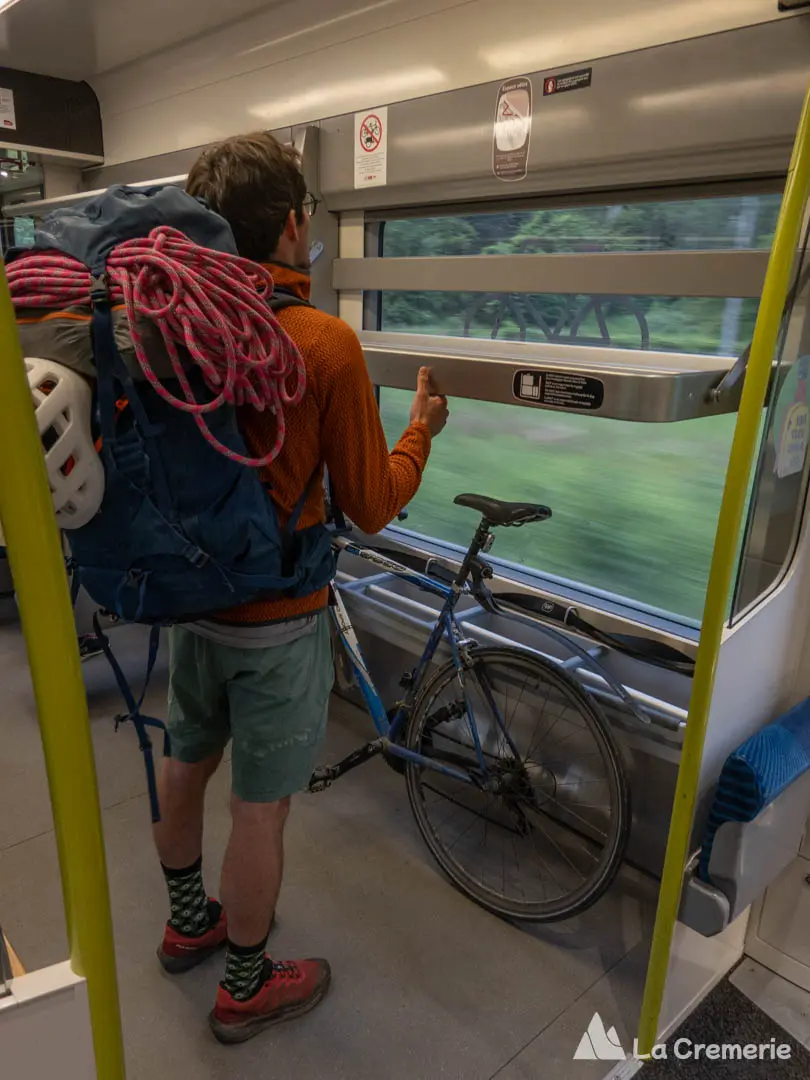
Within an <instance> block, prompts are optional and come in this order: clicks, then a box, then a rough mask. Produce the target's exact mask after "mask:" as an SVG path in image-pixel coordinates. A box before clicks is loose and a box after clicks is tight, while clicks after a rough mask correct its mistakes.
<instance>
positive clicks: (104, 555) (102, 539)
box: [20, 187, 334, 821]
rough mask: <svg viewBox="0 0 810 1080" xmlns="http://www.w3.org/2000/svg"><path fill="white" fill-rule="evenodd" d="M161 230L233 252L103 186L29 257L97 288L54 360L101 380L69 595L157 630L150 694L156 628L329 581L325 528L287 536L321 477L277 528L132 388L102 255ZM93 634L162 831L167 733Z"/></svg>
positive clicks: (231, 438)
mask: <svg viewBox="0 0 810 1080" xmlns="http://www.w3.org/2000/svg"><path fill="white" fill-rule="evenodd" d="M159 225H169V226H172V227H174V228H176V229H179V230H180V231H181V232H182V233H184V234H185V236H186V237H188V239H189V240H191V241H193V242H194V243H196V244H199V245H201V246H203V247H207V248H211V249H214V250H216V251H222V252H227V253H229V254H231V255H236V254H237V252H236V245H235V242H234V239H233V235H232V233H231V230H230V227H229V225H228V224H227V222H226V221H225V220H224V219H223V218H221V217H220V216H219V215H217V214H215V213H213V212H212V211H210V210H208V209H207V208H206V206H205V205H204V204H203V203H202V202H201V201H200V200H198V199H195V198H193V197H191V196H189V195H187V194H186V193H184V192H183V191H180V190H179V189H177V188H174V187H161V188H153V189H150V190H147V191H140V190H134V189H129V188H126V187H112V188H110V189H109V190H108V191H106V192H104V194H102V195H100V196H99V197H98V198H96V199H93V200H91V201H89V202H87V203H86V204H84V205H83V206H81V207H80V208H78V209H63V210H56V211H54V212H53V213H52V214H51V215H50V216H49V217H47V218H46V219H45V221H44V222H43V224H42V226H41V227H40V228H39V229H38V230H37V234H36V239H35V244H34V248H35V250H37V249H38V250H51V251H54V250H55V251H59V252H62V253H64V254H66V255H70V256H72V257H73V258H75V259H78V260H79V261H80V262H82V263H83V264H84V265H85V266H86V267H87V268H88V269H89V270H90V272H91V275H92V277H93V289H92V292H91V299H92V311H91V333H92V340H91V342H87V341H86V338H85V337H81V338H76V339H75V340H74V341H73V342H71V343H69V345H68V346H67V347H66V346H65V344H64V342H65V335H66V334H67V333H68V332H69V325H66V327H65V328H63V331H59V333H61V338H59V337H58V336H57V338H56V339H54V341H55V344H54V346H53V348H54V351H53V352H52V353H51V354H50V358H51V359H53V360H59V361H61V362H66V363H68V364H71V359H74V360H76V363H75V366H76V367H77V369H78V370H82V369H83V368H82V360H81V357H80V356H79V352H78V351H77V346H78V345H79V344H81V345H82V346H83V347H84V348H85V351H86V352H87V353H88V356H87V357H85V368H86V366H87V363H88V362H89V363H91V364H92V367H91V368H90V371H91V372H92V373H93V374H94V375H95V379H96V403H95V404H96V419H97V423H98V429H99V431H100V434H101V439H102V444H101V450H100V455H101V460H102V463H103V465H104V472H105V481H106V487H105V493H104V499H103V502H102V505H101V509H100V511H99V512H98V513H97V514H96V516H95V517H94V518H93V519H92V520H91V521H90V522H89V523H88V524H87V525H84V526H83V527H81V528H79V529H74V530H71V531H70V532H69V533H68V534H67V535H68V541H69V544H70V550H71V555H72V563H73V565H72V569H73V586H74V590H75V592H78V589H79V587H80V586H84V588H85V589H86V590H87V592H88V593H89V595H90V596H91V598H92V599H93V600H94V601H95V603H96V604H98V605H99V606H100V608H102V609H104V610H106V611H108V612H110V613H112V614H114V615H116V616H117V617H118V618H119V619H121V620H124V621H129V622H139V623H147V624H151V625H152V627H153V630H152V634H151V638H150V650H149V663H148V668H147V675H146V681H145V682H146V683H148V680H149V676H150V674H151V671H152V668H153V665H154V662H155V659H156V656H157V647H158V634H159V627H160V626H161V625H166V624H170V623H176V622H183V621H189V620H193V619H196V618H200V617H203V616H210V615H212V614H214V613H216V612H217V611H222V610H224V609H227V608H231V607H235V606H237V605H239V604H243V603H246V602H249V601H252V600H257V599H261V598H267V599H272V598H276V597H282V596H283V597H298V596H306V595H308V594H310V593H313V592H316V591H318V590H319V589H321V588H323V587H324V586H325V585H327V584H328V583H329V581H330V580H331V578H332V576H333V573H334V557H333V554H332V546H331V539H330V533H329V532H328V530H327V529H326V528H325V527H324V526H322V525H315V526H312V527H310V528H306V529H302V530H297V531H296V525H297V523H298V519H299V516H300V513H301V510H302V509H303V506H304V503H305V501H306V497H307V495H308V493H309V490H310V489H311V487H312V484H313V483H314V481H315V478H316V477H317V476H318V474H319V472H320V470H319V469H318V470H316V473H315V476H313V479H312V481H310V484H308V485H307V487H306V489H305V490H304V491H303V492H302V493H301V497H300V499H299V501H298V504H297V506H296V508H295V511H294V513H293V515H292V517H291V519H290V521H289V522H288V524H287V525H286V526H285V528H283V529H282V528H281V527H280V525H279V521H278V518H277V515H276V510H275V507H274V505H273V501H272V495H271V494H270V493H269V492H268V491H267V490H266V489H265V487H264V486H263V484H262V482H261V480H260V478H259V475H258V472H257V470H255V469H253V468H249V467H246V466H244V465H242V464H239V463H238V462H234V461H231V460H230V459H228V458H227V457H225V456H224V455H223V454H222V453H219V452H218V451H217V450H215V449H214V448H213V447H212V446H210V445H209V444H208V443H207V442H206V441H205V440H204V439H203V437H202V435H201V434H200V431H199V429H198V427H197V425H196V423H195V420H194V417H193V416H192V415H190V414H189V413H186V412H182V411H180V410H178V409H177V408H175V407H174V406H172V405H171V404H169V403H168V402H166V401H164V400H163V399H162V398H161V397H160V396H159V395H158V394H157V393H156V392H155V391H154V390H153V389H152V387H151V386H150V385H149V383H148V382H147V381H145V380H144V379H137V378H135V377H134V376H133V371H132V370H131V368H130V366H128V365H127V363H126V362H125V359H124V358H123V357H122V355H121V350H120V348H119V344H120V343H121V333H122V330H121V325H122V324H121V320H120V318H119V317H118V316H117V315H116V313H114V311H113V305H112V302H111V300H110V297H109V295H108V290H107V285H106V282H105V271H106V263H107V258H108V256H109V254H110V252H111V250H112V249H113V248H114V247H115V246H116V245H118V244H120V243H121V242H122V241H124V240H129V239H134V238H138V237H145V236H148V235H149V233H150V232H151V230H152V229H153V228H155V227H156V226H159ZM20 254H22V253H20ZM297 303H301V301H300V300H298V298H296V297H294V296H277V297H274V298H273V299H272V300H271V301H270V306H271V308H272V309H274V310H279V309H280V308H282V307H286V306H288V305H292V304H297ZM54 325H55V323H54V321H53V320H52V321H51V322H50V323H48V324H46V326H45V327H44V328H42V329H41V330H40V331H39V332H40V333H47V332H51V333H53V332H55V331H48V329H47V327H48V326H50V327H53V326H54ZM72 325H73V326H76V325H78V326H79V328H80V329H79V330H78V331H76V332H77V333H78V334H81V335H84V333H85V331H84V330H83V329H81V327H82V325H86V324H82V323H80V322H77V321H76V320H74V322H73V324H72ZM126 326H127V324H124V331H125V334H124V336H126ZM20 332H21V338H22V340H23V345H24V348H27V349H28V350H29V355H43V356H48V355H49V353H48V352H46V351H42V352H36V351H30V350H34V349H37V348H38V347H41V346H42V341H41V340H38V339H36V338H33V339H32V338H30V337H29V338H28V340H26V334H28V333H29V332H30V333H33V332H35V329H34V330H30V331H29V327H28V326H23V325H20ZM89 345H91V349H89V350H88V348H87V347H88V346H89ZM60 349H61V351H58V350H60ZM71 350H73V352H72V353H71ZM66 352H67V354H68V355H65V353H66ZM77 358H78V359H77ZM93 369H94V370H93ZM86 373H87V372H86ZM186 375H187V378H188V380H189V382H190V384H191V386H192V389H193V391H194V394H195V397H196V399H197V400H198V401H204V400H207V399H208V398H210V392H209V391H208V390H207V388H206V386H205V383H204V380H203V377H202V374H201V372H200V371H199V369H198V368H197V367H196V366H195V365H194V364H193V363H189V365H188V367H187V369H186ZM162 382H163V384H164V385H165V386H166V387H167V389H168V390H170V391H171V393H172V394H173V395H174V396H176V397H180V396H182V395H181V391H180V388H179V385H178V382H177V380H176V379H175V380H172V379H169V378H163V379H162ZM121 398H125V399H126V401H127V402H128V408H126V409H124V410H123V411H121V410H119V409H118V408H117V405H116V403H117V402H118V401H119V400H120V399H121ZM206 421H207V424H208V427H209V430H210V432H211V433H212V434H213V435H214V436H215V438H216V439H217V440H218V441H219V442H220V443H221V444H223V445H224V446H226V447H228V448H229V449H230V450H233V451H235V452H236V453H238V454H240V455H242V456H246V455H247V450H246V447H245V444H244V441H243V438H242V436H241V435H240V433H239V429H238V427H237V422H236V410H235V408H233V407H229V406H222V407H220V408H218V409H216V410H215V411H213V412H211V413H208V414H206ZM74 594H75V593H74ZM95 627H96V635H97V637H98V640H99V643H100V644H101V646H102V648H103V650H104V652H105V654H106V655H107V659H108V660H109V661H110V663H111V665H112V667H113V670H114V672H115V675H116V679H117V681H118V684H119V687H120V689H121V691H122V693H123V695H124V698H125V701H126V704H127V710H128V711H127V713H126V714H125V715H124V716H121V717H118V718H117V720H116V726H117V725H118V724H119V723H120V722H122V721H124V720H131V721H132V722H133V724H134V726H135V728H136V731H137V733H138V738H139V742H140V746H141V750H142V751H143V752H144V755H145V762H146V770H147V778H148V783H149V795H150V802H151V808H152V818H153V820H155V821H157V820H158V819H159V809H158V803H157V792H156V785H155V776H154V766H153V762H152V746H151V741H150V739H149V735H148V732H147V730H146V729H147V727H156V728H161V729H163V730H164V731H165V725H164V724H163V723H162V721H160V720H156V719H155V718H153V717H148V716H144V715H142V714H141V711H140V710H141V705H142V703H143V699H144V694H145V691H146V685H144V688H143V692H142V693H141V695H140V697H139V699H138V700H136V698H135V695H134V694H133V692H132V690H131V688H130V687H129V685H128V683H127V680H126V678H125V676H124V674H123V672H122V670H121V668H120V666H119V665H118V663H117V661H116V660H115V657H114V656H113V654H112V652H111V650H110V647H109V642H108V641H107V639H106V637H105V635H104V634H103V633H102V631H101V628H100V625H99V623H98V620H97V619H96V621H95Z"/></svg>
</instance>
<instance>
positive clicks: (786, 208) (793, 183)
mask: <svg viewBox="0 0 810 1080" xmlns="http://www.w3.org/2000/svg"><path fill="white" fill-rule="evenodd" d="M808 194H810V92H808V95H807V97H806V98H805V102H804V109H803V111H802V117H801V121H800V123H799V130H798V133H797V136H796V142H795V144H794V146H793V156H792V157H791V161H790V168H789V170H788V177H787V183H786V185H785V194H784V197H783V200H782V208H781V210H780V213H779V220H778V222H777V225H776V234H775V236H774V242H773V248H772V249H771V256H770V259H769V262H768V271H767V273H766V275H765V283H764V286H763V289H762V299H761V301H760V305H759V314H758V315H757V322H756V326H755V328H754V336H753V340H752V342H751V353H750V356H749V360H748V370H747V373H746V376H745V384H744V386H743V392H742V399H741V401H740V411H739V416H738V418H737V425H736V427H735V430H734V441H733V443H732V446H731V455H730V457H729V464H728V473H727V475H726V484H725V489H724V491H723V501H722V503H721V506H720V516H719V518H718V522H717V536H716V538H715V542H714V552H713V555H712V564H711V571H710V573H709V587H708V590H707V593H706V606H705V609H704V613H703V626H702V629H701V633H700V644H699V646H698V652H697V661H696V664H695V676H694V682H693V685H692V695H691V699H690V702H689V716H688V720H687V725H686V734H685V736H684V743H683V753H682V755H681V764H680V768H679V770H678V782H677V785H676V788H675V800H674V803H673V808H672V821H671V824H670V829H669V838H668V840H667V851H666V857H665V860H664V872H663V876H662V879H661V891H660V893H659V897H658V910H657V913H656V918H655V929H654V931H653V939H652V949H651V951H650V962H649V966H648V968H647V982H646V986H645V988H644V1000H643V1002H642V1006H641V1020H640V1024H639V1033H638V1049H639V1054H640V1055H644V1056H647V1055H649V1054H650V1053H651V1052H652V1048H653V1045H654V1043H655V1040H656V1038H657V1035H658V1024H659V1019H660V1014H661V1004H662V1002H663V998H664V986H665V984H666V978H667V968H668V965H669V956H670V950H671V948H672V936H673V933H674V930H675V923H676V921H677V918H678V910H679V907H680V900H681V891H682V888H683V876H684V870H685V867H686V862H687V859H688V857H689V854H690V852H689V842H690V839H691V832H692V821H693V817H694V812H695V800H696V798H697V785H698V779H699V775H700V765H701V760H702V758H703V745H704V742H705V739H706V727H707V725H708V720H709V709H710V706H711V701H712V691H713V689H714V678H715V672H716V670H717V660H718V657H719V654H720V643H721V640H722V636H723V629H724V627H725V624H726V613H727V611H728V600H729V594H730V590H731V584H732V580H733V576H734V569H735V566H736V562H737V541H738V537H739V534H740V528H741V525H742V519H743V513H744V511H745V499H746V493H747V490H748V481H749V477H750V475H751V467H752V464H753V461H754V456H755V454H756V449H757V437H758V433H759V428H760V421H761V417H762V409H763V406H764V404H765V396H766V394H767V391H768V382H769V380H770V374H771V366H772V362H773V356H774V352H775V349H776V344H777V339H778V337H779V327H780V324H781V321H782V312H783V310H784V306H785V299H786V297H787V293H788V289H789V288H790V284H791V274H792V272H793V265H794V261H795V256H796V249H797V247H798V244H799V242H800V236H801V228H802V220H803V217H804V212H805V206H806V203H807V198H808Z"/></svg>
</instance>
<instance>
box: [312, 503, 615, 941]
mask: <svg viewBox="0 0 810 1080" xmlns="http://www.w3.org/2000/svg"><path fill="white" fill-rule="evenodd" d="M455 502H456V504H458V505H460V506H464V507H469V508H471V509H474V510H477V511H478V512H479V513H480V514H481V515H482V517H481V522H480V524H479V526H478V528H477V529H476V531H475V534H474V536H473V539H472V542H471V544H470V546H469V548H468V550H467V552H466V554H465V556H464V559H463V561H462V564H461V568H460V569H459V570H458V571H457V572H453V571H449V570H448V568H447V567H446V566H444V565H443V564H441V563H439V562H438V561H437V560H428V563H427V565H426V570H425V572H417V571H414V570H413V569H410V568H409V567H408V566H406V565H405V564H404V563H403V562H402V561H397V560H395V559H392V558H388V557H387V556H386V555H384V554H383V553H381V552H380V551H378V550H375V549H374V548H370V547H367V546H363V545H361V544H358V543H356V542H354V541H353V540H352V539H350V538H349V537H347V536H343V537H338V538H337V539H336V541H335V543H336V547H337V548H338V550H339V551H346V552H348V553H349V554H352V555H356V556H358V557H360V558H362V559H365V560H368V561H369V562H371V563H373V564H374V565H375V566H377V567H379V568H380V569H382V570H386V571H388V572H390V573H392V574H395V575H396V576H397V577H401V578H404V579H405V580H407V581H409V582H411V583H412V584H414V585H417V586H418V587H419V588H420V589H422V590H424V591H426V592H429V593H432V594H433V595H435V596H438V597H439V598H441V600H442V601H443V603H442V608H441V611H440V613H439V616H438V618H437V620H436V623H435V625H434V627H433V629H432V631H431V633H430V635H429V637H428V641H427V644H426V646H425V649H424V652H423V654H422V657H421V659H420V660H419V662H418V664H417V665H416V667H415V668H414V670H413V671H412V672H409V673H407V674H406V675H405V676H404V677H403V683H402V685H403V689H404V695H403V699H402V701H401V702H399V704H398V705H397V706H396V707H395V709H393V710H392V713H391V714H390V715H389V714H388V713H387V711H386V709H385V706H384V704H383V702H382V699H381V698H380V695H379V693H378V691H377V689H376V687H375V685H374V682H373V679H372V677H371V674H370V673H369V671H368V668H367V666H366V663H365V661H364V659H363V655H362V652H361V650H360V646H359V643H358V640H357V635H356V634H355V631H354V628H353V627H352V624H351V620H350V619H349V616H348V613H347V611H346V606H345V604H344V602H343V599H342V598H341V596H340V593H339V591H338V589H337V588H336V587H335V586H334V584H333V586H332V590H331V601H330V604H331V611H332V614H333V617H334V621H335V625H336V628H337V633H338V635H339V638H340V641H341V642H342V644H343V647H344V648H345V649H346V652H347V654H348V656H349V659H350V661H351V665H352V668H353V670H354V673H355V677H356V679H357V681H358V684H359V687H360V690H361V693H362V695H363V698H364V700H365V703H366V706H367V708H368V711H369V712H370V714H371V717H372V720H373V722H374V725H375V727H376V729H377V733H378V737H377V738H376V739H373V740H372V741H370V742H369V743H367V744H365V745H364V746H361V747H359V748H358V749H357V750H354V751H353V752H352V753H350V754H349V755H348V756H347V757H346V758H344V759H343V760H342V761H340V762H339V763H338V764H336V765H333V766H329V767H321V768H318V769H316V770H315V772H314V773H313V776H312V779H311V781H310V786H309V789H310V791H313V792H315V791H321V790H323V789H325V788H327V787H329V786H330V785H331V784H332V783H333V782H334V781H335V780H337V779H338V778H339V777H340V776H343V775H344V774H345V773H347V772H349V771H350V770H352V769H354V768H356V767H357V766H359V765H362V764H363V763H364V762H366V761H369V760H370V759H371V758H373V757H376V756H377V755H380V754H383V755H384V756H385V758H386V760H387V761H388V762H389V764H392V765H394V766H395V767H397V768H398V770H399V771H404V773H405V781H406V786H407V791H408V798H409V801H410V805H411V809H412V811H413V815H414V818H415V820H416V824H417V827H418V828H419V831H420V833H421V835H422V838H423V839H424V841H425V843H426V844H427V847H428V849H429V850H430V852H431V854H432V855H433V857H434V858H435V860H436V862H437V863H438V864H439V866H440V867H441V868H442V870H443V871H444V873H445V874H446V875H447V876H448V877H449V879H450V880H451V882H452V883H453V884H454V885H455V886H456V887H457V888H458V889H460V890H461V892H462V893H464V894H465V895H466V896H467V897H469V898H470V899H471V900H473V901H474V902H475V903H477V904H480V905H481V906H482V907H484V908H486V909H487V910H489V911H491V912H493V913H494V914H496V915H499V916H501V917H504V918H509V919H513V920H517V921H527V922H552V921H557V920H561V919H567V918H571V917H572V916H574V915H577V914H579V913H580V912H582V911H584V910H585V909H586V908H588V907H590V906H591V905H592V904H594V903H595V902H596V901H597V900H598V899H599V897H601V896H602V894H603V893H604V892H605V891H606V890H607V889H608V887H609V886H610V884H611V883H612V881H613V880H614V878H615V876H616V873H617V872H618V869H619V866H620V865H621V862H622V858H623V855H624V852H625V848H626V845H627V839H628V834H629V828H630V791H629V786H628V781H627V777H626V773H625V769H624V765H623V762H622V758H621V755H620V752H619V750H618V747H617V745H616V742H615V740H614V738H613V735H612V733H611V730H610V727H609V725H608V723H607V721H606V719H605V717H604V716H603V714H602V712H601V710H600V709H599V707H598V706H597V704H596V702H595V701H594V700H593V698H592V697H590V696H588V694H586V693H585V691H584V690H583V689H582V688H581V687H580V686H579V685H578V683H577V682H575V680H574V679H573V678H572V677H571V676H570V675H569V674H568V672H567V671H566V670H565V668H564V667H562V666H559V665H555V664H554V663H552V662H551V661H548V660H546V659H544V658H543V657H541V656H539V655H537V654H535V653H533V652H530V651H528V650H525V649H520V648H517V647H514V648H513V647H503V648H501V647H480V646H479V645H478V644H476V643H475V642H474V641H472V640H468V639H466V638H464V636H463V633H462V630H461V627H460V625H459V622H458V619H457V618H456V607H457V605H458V602H459V600H460V599H461V597H462V596H465V595H473V596H474V597H475V598H476V599H477V600H478V601H479V602H481V603H483V604H485V605H486V606H488V607H489V608H490V610H497V607H496V606H494V601H493V597H492V594H491V593H490V592H489V590H488V588H487V586H486V581H487V580H488V579H490V578H491V577H492V576H493V571H492V567H491V565H490V564H488V563H487V562H486V561H485V560H484V559H483V558H482V553H483V554H485V553H487V552H488V551H489V550H490V549H491V547H492V544H493V542H494V539H495V536H494V533H493V531H492V530H493V529H495V528H508V527H512V528H514V527H520V526H525V525H528V524H532V523H536V522H539V521H544V520H546V519H547V518H549V517H550V516H551V511H550V510H549V509H548V507H545V506H540V505H536V504H533V503H509V502H502V501H500V500H496V499H488V498H485V497H483V496H479V495H459V496H458V497H457V498H456V500H455ZM442 642H446V643H447V645H448V646H449V649H450V659H449V661H447V662H446V663H443V664H441V665H440V666H439V667H438V669H437V670H435V671H433V670H431V665H432V663H433V661H434V658H435V657H436V654H437V652H438V650H439V649H440V646H441V645H442ZM510 704H511V708H510ZM532 725H533V726H532ZM529 730H531V735H530V736H529V738H528V740H526V739H525V737H524V736H525V735H526V732H527V731H529ZM538 732H540V735H541V736H542V737H541V738H540V739H539V741H538ZM600 799H602V801H597V800H600ZM447 806H449V808H450V809H449V810H448V809H447ZM462 815H464V816H462ZM467 815H468V816H469V818H470V819H471V820H469V821H467ZM459 819H460V820H459ZM448 832H449V835H447V834H448ZM488 842H489V848H488ZM490 849H492V850H490ZM549 889H551V890H552V891H551V894H549Z"/></svg>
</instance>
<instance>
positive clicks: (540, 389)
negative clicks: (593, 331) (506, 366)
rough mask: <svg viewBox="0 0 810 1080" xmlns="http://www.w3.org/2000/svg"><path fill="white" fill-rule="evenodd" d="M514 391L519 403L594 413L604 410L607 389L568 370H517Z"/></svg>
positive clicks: (598, 382) (586, 377) (597, 382)
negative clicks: (597, 410) (524, 402)
mask: <svg viewBox="0 0 810 1080" xmlns="http://www.w3.org/2000/svg"><path fill="white" fill-rule="evenodd" d="M512 392H513V393H514V395H515V397H516V398H517V399H518V400H519V401H529V402H532V403H534V404H535V405H549V406H552V407H554V408H557V409H567V410H568V411H569V412H574V411H575V410H582V411H587V412H592V411H594V410H596V409H601V408H602V402H603V401H604V400H605V386H604V383H602V382H601V381H600V380H599V379H593V378H591V377H590V376H589V375H576V374H574V373H573V372H565V371H537V370H536V369H532V370H530V371H516V372H515V376H514V381H513V383H512Z"/></svg>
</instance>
